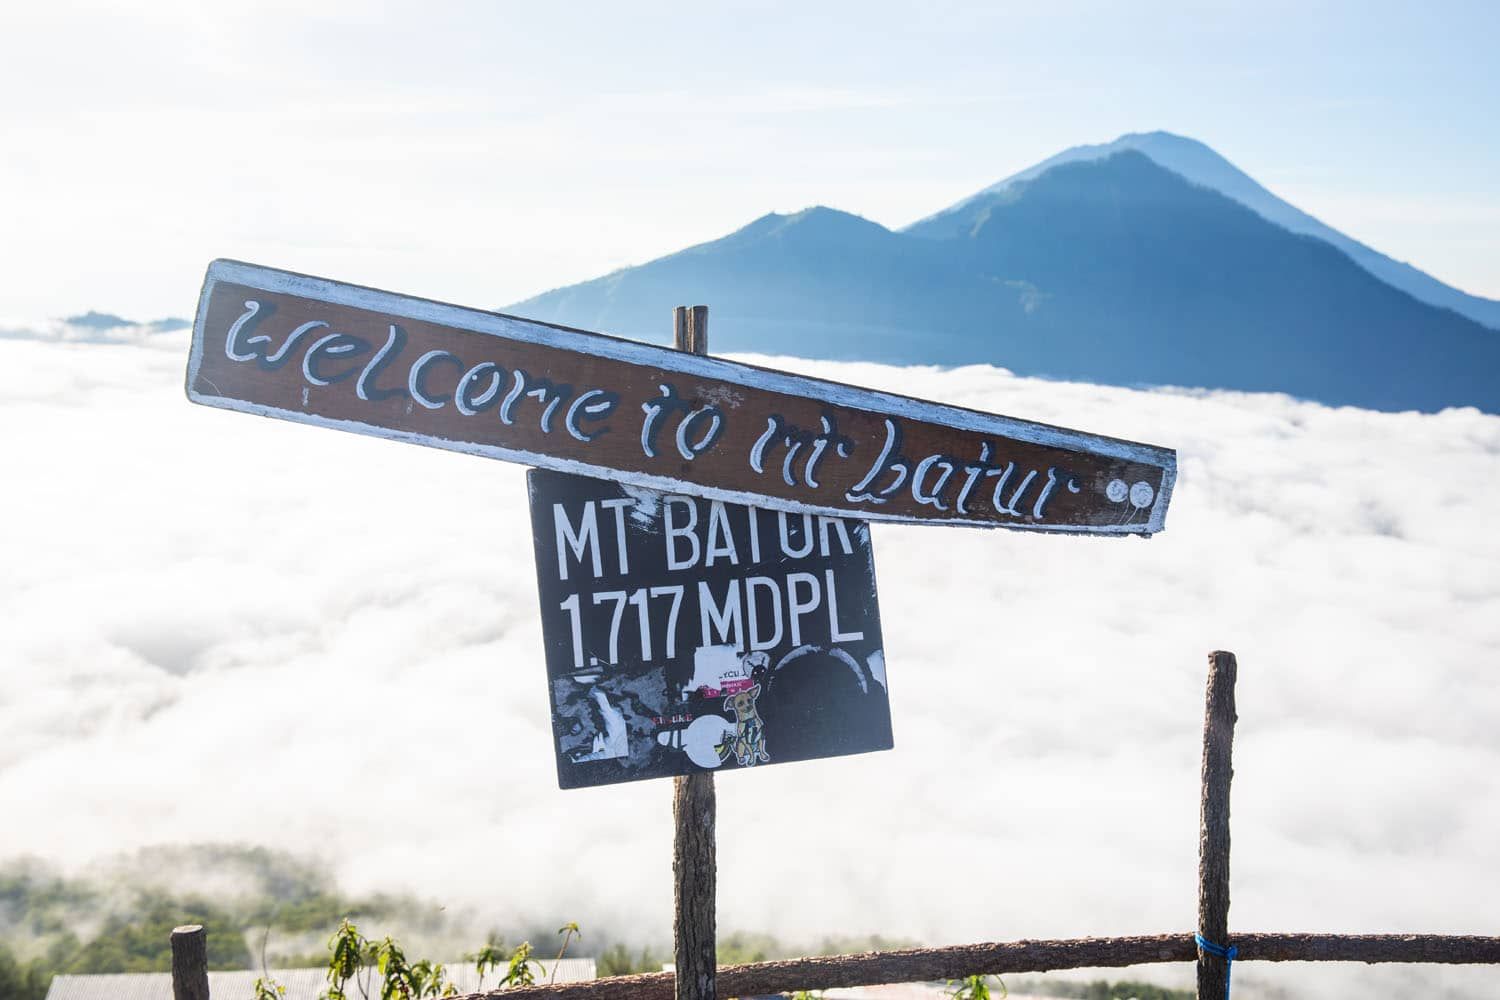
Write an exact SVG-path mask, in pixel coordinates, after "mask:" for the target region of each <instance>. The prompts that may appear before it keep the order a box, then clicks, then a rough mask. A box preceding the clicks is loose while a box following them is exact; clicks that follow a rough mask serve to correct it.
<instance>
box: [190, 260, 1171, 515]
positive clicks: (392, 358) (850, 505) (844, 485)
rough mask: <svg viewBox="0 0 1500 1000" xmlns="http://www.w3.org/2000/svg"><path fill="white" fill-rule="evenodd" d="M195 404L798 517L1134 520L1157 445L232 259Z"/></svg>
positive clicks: (213, 287)
mask: <svg viewBox="0 0 1500 1000" xmlns="http://www.w3.org/2000/svg"><path fill="white" fill-rule="evenodd" d="M187 394H188V397H189V398H190V399H192V400H194V401H195V402H199V403H204V404H207V405H209V406H220V407H225V408H227V409H232V410H242V411H246V412H250V413H258V414H262V415H265V416H273V417H281V418H283V419H287V420H296V421H300V422H302V423H309V424H316V425H319V426H323V427H333V428H338V429H340V430H348V431H354V432H357V433H362V434H372V435H376V436H380V437H386V438H392V439H395V440H400V441H408V442H411V443H414V444H424V445H430V446H434V447H439V448H448V449H451V450H454V451H463V452H469V453H471V454H476V455H484V456H488V457H491V458H499V459H505V460H508V461H514V462H523V463H525V464H528V465H533V466H538V467H541V468H544V469H551V470H555V471H559V472H571V473H577V474H581V475H591V476H597V477H601V478H607V479H611V480H615V481H617V482H620V483H625V484H628V485H630V486H634V487H645V488H648V489H656V490H661V491H664V492H667V493H675V494H686V495H691V496H696V497H701V498H706V499H710V500H720V501H726V502H732V503H740V504H754V505H759V506H762V507H768V508H773V509H778V510H785V511H792V512H796V513H808V514H822V515H833V516H853V517H858V518H863V519H867V520H888V521H912V522H921V523H945V524H963V525H977V526H983V527H995V526H999V527H1007V528H1020V529H1026V530H1032V531H1056V532H1074V533H1087V534H1096V535H1111V534H1113V535H1120V534H1139V535H1149V534H1152V533H1154V532H1157V531H1160V530H1161V529H1162V527H1163V525H1164V522H1165V518H1166V511H1167V504H1168V502H1169V500H1170V498H1171V493H1172V484H1173V480H1174V478H1175V476H1176V468H1177V464H1176V455H1175V453H1174V452H1172V451H1171V450H1170V449H1166V448H1158V447H1154V446H1151V445H1145V444H1136V443H1134V442H1130V441H1122V440H1118V439H1115V438H1108V437H1101V436H1098V435H1094V434H1085V433H1082V432H1079V431H1072V430H1065V429H1063V428H1060V427H1053V426H1050V425H1047V424H1039V423H1033V422H1031V421H1026V420H1018V419H1015V418H1012V417H1003V416H996V415H992V414H987V413H980V412H977V411H974V410H966V409H961V408H959V407H955V406H947V405H944V404H941V403H933V402H925V401H922V400H918V399H912V398H909V397H906V396H900V395H895V394H892V393H887V392H876V391H872V390H869V389H860V388H856V387H853V386H848V385H842V384H840V383H836V382H828V381H824V380H821V379H814V378H808V377H805V376H801V375H793V374H790V373H787V372H779V371H771V370H768V369H765V368H758V367H755V366H753V365H747V364H742V363H738V362H732V361H727V360H724V359H722V358H709V357H701V356H697V355H693V354H690V353H687V352H680V351H672V350H668V349H666V348H663V347H656V346H653V345H650V344H643V343H638V342H635V341H628V340H620V339H617V338H614V337H607V336H603V335H601V334H594V333H585V332H583V331H579V330H570V329H566V328H563V327H557V326H549V325H547V324H544V323H536V322H532V321H529V320H523V319H516V318H514V317H510V316H503V315H500V314H497V313H491V312H483V311H480V310H477V309H465V308H461V307H459V306H453V305H445V304H443V303H438V302H432V301H429V300H426V299H418V298H413V297H411V296H406V295H398V294H395V293H392V292H382V291H377V290H375V289H371V288H363V287H360V286H357V285H347V284H343V283H340V282H335V281H327V280H324V279H320V278H310V277H306V276H304V275H299V274H292V273H290V272H287V271H278V270H273V269H271V268H265V267H257V266H255V265H251V264H241V263H236V262H233V261H223V260H219V261H214V262H213V263H212V264H210V265H209V268H208V275H207V277H206V279H205V281H204V285H203V294H202V296H201V298H200V300H199V303H198V313H197V319H196V321H195V322H194V325H193V344H192V353H191V355H190V358H189V361H188V372H187Z"/></svg>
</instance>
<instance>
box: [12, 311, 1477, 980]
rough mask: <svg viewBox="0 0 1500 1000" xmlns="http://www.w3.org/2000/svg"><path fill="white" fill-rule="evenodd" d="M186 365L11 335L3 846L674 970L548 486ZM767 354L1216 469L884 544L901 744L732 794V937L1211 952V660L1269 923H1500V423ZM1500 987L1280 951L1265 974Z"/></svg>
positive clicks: (725, 845)
mask: <svg viewBox="0 0 1500 1000" xmlns="http://www.w3.org/2000/svg"><path fill="white" fill-rule="evenodd" d="M186 345H187V339H186V335H185V334H184V333H181V332H178V333H141V334H140V335H138V336H136V335H131V336H124V335H122V336H119V337H114V338H112V342H107V343H97V342H96V343H80V342H77V338H74V337H70V336H69V335H67V334H66V332H65V331H64V332H62V333H59V331H58V329H57V328H56V327H55V326H54V327H34V328H18V327H15V326H12V327H10V328H8V329H7V331H6V336H4V337H0V428H3V430H0V440H3V442H4V447H3V451H0V462H3V464H0V470H3V472H0V497H3V500H0V515H3V516H0V817H3V820H0V860H4V859H6V858H10V857H13V856H18V855H22V854H33V855H38V856H41V857H43V858H46V859H49V860H51V861H53V862H55V863H56V864H59V865H61V866H63V867H65V868H70V869H72V868H79V867H82V866H86V865H88V864H90V863H92V862H94V861H96V860H97V859H99V858H102V857H106V856H109V855H113V854H116V853H118V852H120V851H122V850H128V849H131V848H135V847H140V846H145V845H154V844H170V843H187V842H202V841H239V842H247V843H253V844H262V845H267V846H271V847H277V848H285V849H290V850H293V851H296V852H299V853H310V854H314V855H317V856H319V857H322V858H325V859H327V860H328V861H329V862H330V864H331V865H332V866H333V868H334V871H335V873H336V875H337V876H338V877H339V878H340V880H341V881H342V882H343V884H344V885H345V886H346V887H348V888H350V889H352V890H355V891H370V890H381V889H385V890H392V891H408V890H409V891H415V892H417V893H419V894H421V895H423V896H427V897H431V898H434V899H436V900H438V901H440V902H443V903H446V904H449V905H452V906H455V907H469V908H473V909H474V910H475V911H476V912H477V913H479V914H482V915H486V916H487V917H488V916H493V917H494V918H495V919H511V918H514V919H522V920H525V919H534V918H546V917H552V916H559V917H562V918H563V919H577V920H579V921H581V922H583V923H584V925H585V927H586V928H587V927H589V926H590V925H592V926H595V927H603V928H609V929H611V931H612V933H613V934H614V936H616V937H623V938H624V939H626V940H631V941H636V942H640V943H644V942H646V941H654V942H660V941H664V940H667V939H668V936H669V934H670V904H671V866H670V861H671V859H670V838H671V831H670V813H671V808H670V796H671V786H670V783H669V782H660V781H659V782H648V783H642V784H635V785H627V786H616V787H609V788H599V789H590V790H579V791H570V792H561V791H558V790H557V787H556V779H555V774H554V760H553V753H552V748H551V745H550V728H549V723H548V707H547V703H546V684H545V682H544V674H543V667H542V664H541V661H540V653H541V638H540V632H539V628H538V624H537V608H536V590H535V579H534V575H533V568H532V559H531V541H530V534H531V529H530V525H529V519H528V514H527V510H526V493H525V488H524V479H523V473H524V470H522V469H520V468H518V467H515V466H509V465H505V464H502V463H498V462H490V461H485V460H483V459H478V458H471V457H467V456H461V455H455V454H449V453H444V452H439V451H432V450H427V449H422V448H416V447H412V446H409V445H405V444H396V443H391V442H386V441H381V440H375V439H370V438H362V437H356V436H353V435H345V434H339V433H335V432H331V431H327V430H323V429H317V428H311V427H305V426H299V425H293V424H289V423H283V422H278V421H272V420H265V419H261V418H258V417H249V416H245V415H241V414H237V413H230V412H225V411H218V410H211V409H206V408H202V407H197V406H193V405H191V404H189V403H188V402H187V401H186V399H185V398H184V395H183V390H182V380H183V367H184V362H185V359H186V354H187V346H186ZM758 360H762V361H763V362H764V363H770V364H774V365H778V366H782V367H788V368H795V369H798V370H802V371H806V372H809V373H812V374H816V375H822V376H826V377H830V378H835V379H839V380H842V381H847V382H853V383H856V384H863V385H870V386H878V387H883V388H893V389H898V390H900V391H903V392H907V393H910V394H913V395H918V396H923V397H927V398H932V399H941V400H944V401H947V402H951V403H956V404H959V405H963V406H970V407H975V408H979V409H984V410H989V411H993V412H999V413H1006V414H1011V415H1015V416H1021V417H1027V418H1032V419H1037V420H1042V421H1048V422H1053V423H1059V424H1063V425H1065V426H1070V427H1076V428H1079V429H1082V430H1089V431H1096V432H1100V433H1105V434H1111V435H1115V436H1119V437H1126V438H1132V439H1136V440H1143V441H1149V442H1152V443H1157V444H1163V445H1168V446H1172V447H1175V448H1177V449H1178V454H1179V462H1180V470H1181V472H1180V479H1179V481H1178V487H1177V490H1176V493H1175V496H1174V500H1173V506H1172V509H1171V511H1170V513H1169V515H1168V521H1167V523H1168V529H1167V531H1166V532H1165V533H1164V534H1163V535H1161V536H1158V537H1157V538H1154V539H1149V540H1146V539H1134V538H1132V539H1084V538H1068V537H1039V536H1030V535H1026V534H1022V533H1013V532H1005V531H983V530H974V529H959V528H941V527H892V526H887V525H876V526H875V527H874V528H873V533H874V544H875V558H876V565H877V567H878V568H879V573H880V602H881V608H882V612H883V619H884V631H885V639H886V653H887V662H888V676H889V679H890V691H891V697H892V705H891V707H892V716H893V725H894V730H895V737H896V749H895V750H894V751H892V752H888V753H880V754H873V755H868V756H864V757H856V758H842V759H835V760H828V761H814V762H809V763H803V764H788V765H784V766H778V767H773V768H765V769H757V770H756V771H754V772H749V773H734V774H728V775H725V776H723V777H722V778H721V779H720V781H719V783H718V789H719V915H720V916H719V920H720V925H721V927H722V928H725V929H746V930H763V931H770V932H773V933H776V934H777V935H778V936H780V937H782V938H784V939H790V940H798V939H803V940H816V939H817V938H819V937H820V936H822V935H823V934H825V933H833V932H839V933H851V934H857V933H872V932H879V933H882V934H886V935H897V936H907V937H914V938H920V939H922V940H924V941H928V942H931V943H957V942H967V941H980V940H1007V939H1013V938H1019V937H1051V936H1058V937H1072V936H1081V935H1105V934H1124V933H1148V932H1162V931H1188V930H1190V929H1191V928H1192V924H1193V920H1194V915H1195V880H1196V865H1197V829H1198V766H1199V756H1200V752H1201V743H1200V738H1201V724H1202V715H1203V681H1204V675H1205V665H1206V661H1205V654H1206V653H1207V652H1208V651H1209V650H1212V649H1215V648H1224V649H1230V650H1233V651H1235V652H1236V653H1237V654H1238V655H1239V661H1240V676H1239V688H1238V698H1239V715H1240V721H1239V728H1238V732H1237V738H1236V743H1235V765H1236V766H1235V781H1234V797H1233V817H1234V821H1233V837H1234V854H1233V908H1232V910H1231V914H1230V923H1231V927H1232V928H1239V929H1241V930H1247V931H1248V930H1288V931H1290V930H1318V931H1348V932H1355V931H1360V932H1395V931H1429V932H1448V933H1494V932H1495V930H1496V928H1497V927H1500V892H1497V891H1496V890H1497V889H1500V684H1497V682H1496V674H1495V672H1496V670H1497V668H1500V532H1497V530H1496V517H1497V515H1500V499H1497V498H1500V418H1497V417H1494V416H1486V415H1482V414H1480V413H1478V412H1475V411H1473V410H1452V411H1447V412H1443V413H1439V414H1427V415H1423V414H1382V413H1372V412H1368V411H1362V410H1355V409H1329V408H1326V407H1323V406H1319V405H1315V404H1310V403H1304V402H1299V401H1295V400H1292V399H1288V398H1285V397H1280V396H1274V395H1244V394H1233V393H1201V392H1184V391H1166V390H1158V391H1137V390H1129V389H1119V388H1105V387H1099V386H1092V385H1080V384H1062V383H1055V382H1047V381H1041V380H1036V379H1025V378H1017V377H1014V376H1012V375H1010V374H1009V373H1007V372H1004V371H1002V370H999V369H994V368H987V367H971V368H963V369H957V370H948V371H939V370H935V369H897V368H889V367H881V366H875V365H862V364H825V363H812V362H806V361H798V360H792V359H772V360H769V361H767V360H766V359H758ZM475 930H476V935H475V936H476V939H477V937H478V936H479V934H480V933H481V931H482V927H480V926H476V928H475ZM1152 974H1154V975H1155V976H1157V977H1158V978H1160V979H1163V980H1164V981H1168V982H1176V983H1186V982H1187V981H1188V977H1189V974H1190V970H1189V969H1188V968H1187V967H1181V968H1164V969H1157V970H1152ZM1494 976H1495V973H1494V971H1493V970H1485V969H1449V970H1443V969H1436V968H1433V967H1425V968H1423V967H1384V968H1369V969H1367V968H1364V967H1338V966H1322V967H1310V966H1300V967H1293V966H1280V967H1277V966H1269V965H1259V966H1257V965H1248V964H1247V965H1245V966H1243V967H1242V968H1237V969H1236V972H1235V989H1236V995H1237V996H1245V997H1254V996H1256V995H1261V996H1272V995H1296V996H1306V995H1319V996H1330V997H1331V996H1352V995H1356V994H1357V995H1383V996H1410V995H1415V994H1417V993H1420V994H1421V995H1423V996H1426V997H1454V998H1459V997H1476V998H1477V997H1480V996H1492V995H1493V992H1494V990H1493V982H1494ZM1284 988H1289V989H1290V990H1291V993H1290V994H1283V993H1281V992H1279V991H1280V990H1281V989H1284Z"/></svg>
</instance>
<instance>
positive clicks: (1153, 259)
mask: <svg viewBox="0 0 1500 1000" xmlns="http://www.w3.org/2000/svg"><path fill="white" fill-rule="evenodd" d="M1203 148H1204V149H1205V150H1206V149H1207V147H1203ZM1209 152H1210V153H1211V152H1212V151H1209ZM1065 155H1066V154H1065ZM1041 166H1045V165H1041ZM1247 180H1248V178H1247ZM1251 183H1253V182H1251ZM690 300H691V301H694V302H707V303H709V304H710V306H711V307H712V309H713V313H712V316H713V331H714V338H713V343H714V349H715V351H723V352H729V351H755V352H761V353H771V354H792V355H799V356H804V357H815V358H831V359H859V360H871V361H883V362H890V363H898V364H950V365H951V364H967V363H989V364H997V365H1002V366H1004V367H1007V368H1010V369H1012V370H1014V371H1016V372H1018V373H1021V374H1032V375H1043V376H1050V377H1057V378H1067V379H1083V380H1089V381H1097V382H1104V383H1109V384H1126V385H1138V384H1151V385H1161V384H1170V385H1183V386H1190V387H1208V388H1230V389H1244V390H1252V391H1281V392H1288V393H1292V394H1294V395H1298V396H1303V397H1307V398H1311V399H1316V400H1320V401H1323V402H1326V403H1330V404H1350V405H1357V406H1364V407H1371V408H1377V409H1386V410H1397V409H1424V410H1434V409H1440V408H1443V407H1446V406H1454V405H1474V406H1479V407H1482V408H1484V409H1486V410H1489V411H1491V412H1500V379H1497V377H1496V373H1497V372H1500V334H1497V333H1496V331H1494V330H1490V329H1488V328H1486V327H1484V326H1482V325H1480V324H1479V323H1477V322H1475V321H1474V320H1472V319H1470V318H1468V317H1466V316H1463V315H1460V314H1458V313H1456V312H1454V311H1451V310H1449V309H1444V308H1437V307H1434V306H1432V305H1430V304H1428V303H1426V302H1423V301H1420V300H1418V299H1417V298H1415V297H1413V296H1412V295H1411V294H1409V293H1407V292H1405V291H1403V290H1400V289H1398V288H1395V287H1393V286H1391V285H1390V284H1387V283H1386V282H1384V281H1382V280H1380V279H1379V278H1378V277H1376V276H1375V275H1374V274H1372V273H1371V272H1370V271H1369V270H1367V269H1366V268H1365V267H1363V266H1361V265H1360V264H1358V263H1356V262H1355V261H1354V260H1353V259H1352V258H1351V257H1350V256H1349V255H1348V254H1347V253H1345V252H1344V251H1343V250H1341V249H1339V248H1337V247H1335V246H1334V245H1333V244H1332V243H1330V242H1328V241H1326V240H1324V239H1321V238H1316V237H1313V236H1309V235H1302V234H1298V233H1296V232H1293V231H1290V230H1288V229H1287V228H1285V227H1283V226H1281V225H1278V224H1276V223H1275V222H1273V221H1272V220H1270V219H1269V218H1267V217H1266V216H1265V215H1264V214H1263V213H1261V212H1259V211H1257V210H1255V209H1254V208H1251V207H1248V206H1246V205H1245V204H1243V203H1242V202H1240V201H1238V200H1236V199H1234V198H1231V197H1229V196H1227V195H1225V194H1223V193H1220V192H1219V191H1217V190H1214V189H1212V188H1211V187H1209V186H1206V185H1200V184H1197V183H1194V182H1192V181H1190V180H1189V179H1187V178H1185V177H1184V176H1182V175H1181V174H1179V173H1177V172H1175V171H1173V170H1170V169H1167V168H1165V167H1163V166H1162V165H1160V164H1159V163H1158V162H1156V161H1155V160H1154V159H1153V158H1151V157H1149V156H1147V155H1146V154H1145V153H1143V152H1140V151H1137V150H1131V149H1127V150H1123V151H1116V152H1112V153H1109V154H1108V155H1104V156H1097V157H1096V156H1083V155H1079V156H1074V157H1071V158H1069V159H1066V160H1064V161H1062V162H1057V163H1053V164H1052V165H1050V166H1045V169H1041V168H1040V167H1039V169H1037V170H1036V171H1034V172H1030V173H1029V176H1023V177H1017V178H1011V179H1008V180H1007V181H1005V182H1002V183H1001V184H999V185H996V186H994V187H993V188H991V189H987V190H986V191H983V192H980V193H979V194H978V195H976V196H974V197H973V198H969V199H966V200H965V201H963V202H961V203H959V204H958V205H956V206H954V207H953V208H952V209H949V210H946V211H945V212H943V213H939V215H937V216H934V217H931V218H929V219H926V220H923V221H922V222H919V223H917V224H916V225H914V226H912V227H909V228H908V229H907V230H906V231H902V232H893V231H891V230H888V229H886V228H885V227H883V226H880V225H878V224H876V223H874V222H871V221H869V220H866V219H862V218H859V217H858V216H854V215H850V214H848V213H844V212H838V211H835V210H832V209H828V208H813V209H808V210H806V211H803V212H799V213H796V214H793V215H776V214H772V215H767V216H764V217H762V218H760V219H757V220H756V221H754V222H752V223H750V224H749V225H748V226H745V227H744V228H742V229H740V230H738V231H736V232H734V233H731V234H730V235H728V236H726V237H724V238H722V239H719V240H715V241H712V242H709V243H705V244H701V245H699V246H695V247H690V248H688V249H686V250H683V251H680V252H679V253H676V254H671V255H669V256H666V257H663V258H660V259H658V260H655V261H651V262H649V263H647V264H644V265H641V266H639V267H633V268H627V269H624V270H621V271H617V272H615V273H613V274H610V275H606V276H604V277H602V278H598V279H595V280H593V281H588V282H583V283H581V284H578V285H573V286H570V287H567V288H562V289H557V290H555V291H552V292H548V293H545V294H543V295H539V296H536V297H535V298H532V299H528V300H526V301H524V302H520V303H517V304H515V305H513V306H510V307H508V309H507V310H506V311H508V312H514V313H517V314H520V315H525V316H530V317H534V318H536V319H541V320H545V321H549V322H556V323H562V324H565V325H570V326H579V327H584V328H587V329H597V330H606V331H609V332H613V333H620V334H625V335H633V336H640V337H643V338H645V339H650V340H660V339H662V337H663V331H664V330H665V328H666V326H667V322H666V319H665V317H667V316H669V315H670V310H671V307H672V306H673V305H677V304H680V303H683V302H687V301H690Z"/></svg>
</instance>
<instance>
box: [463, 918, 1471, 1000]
mask: <svg viewBox="0 0 1500 1000" xmlns="http://www.w3.org/2000/svg"><path fill="white" fill-rule="evenodd" d="M1234 943H1235V946H1236V947H1238V948H1239V958H1238V959H1236V962H1246V961H1249V962H1365V963H1377V962H1423V963H1440V964H1447V965H1494V964H1500V937H1479V936H1473V935H1441V934H1235V935H1234ZM1197 957H1198V946H1197V944H1195V943H1194V941H1193V935H1192V933H1191V932H1188V933H1184V934H1158V935H1146V936H1141V937H1111V938H1074V939H1071V940H1059V941H1007V942H1004V943H999V944H968V945H957V946H953V947H948V948H910V949H906V950H902V951H881V952H869V953H867V954H863V955H832V956H826V957H822V958H796V959H789V960H787V961H782V962H756V963H754V964H752V965H721V966H719V971H718V977H717V978H718V984H719V993H720V994H721V995H723V996H726V997H736V996H759V995H765V994H769V993H791V992H794V991H796V990H827V989H835V988H844V987H849V986H879V985H883V984H885V983H920V982H941V981H943V980H946V979H962V978H963V977H965V976H978V975H1006V974H1014V973H1023V972H1052V971H1056V970H1059V969H1104V968H1120V967H1122V966H1126V965H1152V964H1160V963H1164V962H1192V961H1195V960H1196V959H1197ZM673 982H674V977H673V975H672V973H670V972H653V973H647V974H645V975H639V976H614V977H611V978H609V979H595V980H592V981H590V982H583V983H558V984H556V985H554V986H531V987H523V988H520V989H509V990H503V991H495V992H491V993H473V994H469V995H467V996H464V997H460V998H458V1000H671V998H672V994H673Z"/></svg>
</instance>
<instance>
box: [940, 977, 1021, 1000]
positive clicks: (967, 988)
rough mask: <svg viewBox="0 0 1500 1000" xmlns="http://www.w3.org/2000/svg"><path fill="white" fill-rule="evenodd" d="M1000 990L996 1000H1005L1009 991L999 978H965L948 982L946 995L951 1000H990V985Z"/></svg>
mask: <svg viewBox="0 0 1500 1000" xmlns="http://www.w3.org/2000/svg"><path fill="white" fill-rule="evenodd" d="M992 981H993V982H994V984H995V986H997V987H999V988H1000V996H999V998H998V1000H1005V997H1007V996H1009V995H1010V991H1009V990H1007V989H1006V988H1005V983H1004V981H1003V980H1001V978H1000V977H999V976H965V977H964V978H963V979H950V980H948V995H949V996H950V997H952V998H953V1000H990V998H991V987H990V983H991V982H992Z"/></svg>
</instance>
